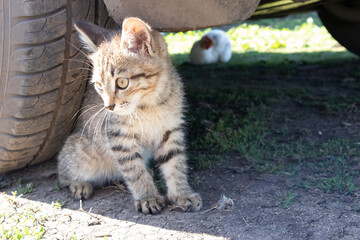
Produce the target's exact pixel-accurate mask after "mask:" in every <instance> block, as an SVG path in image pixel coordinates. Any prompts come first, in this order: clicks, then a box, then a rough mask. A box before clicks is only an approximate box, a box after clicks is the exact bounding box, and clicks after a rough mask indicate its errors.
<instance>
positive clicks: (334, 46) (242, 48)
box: [165, 13, 355, 64]
mask: <svg viewBox="0 0 360 240" xmlns="http://www.w3.org/2000/svg"><path fill="white" fill-rule="evenodd" d="M286 25H288V26H286ZM210 30H211V29H205V30H198V31H188V32H186V33H183V32H179V33H169V34H166V35H165V40H166V42H167V44H168V50H169V53H170V54H171V55H173V59H174V62H175V64H181V63H182V62H185V61H188V56H187V54H188V53H189V52H190V50H191V47H192V45H193V43H194V42H195V41H197V40H199V39H200V38H201V37H202V36H203V35H204V34H205V33H207V32H209V31H210ZM227 34H228V35H229V37H230V39H231V43H232V50H233V53H235V54H241V55H242V56H245V57H246V59H247V60H248V61H250V62H251V61H252V62H257V61H259V60H264V61H275V62H280V60H279V58H280V59H283V58H284V57H285V56H284V57H283V58H282V57H281V56H276V58H275V59H274V58H273V56H262V57H260V58H259V53H284V54H285V53H307V52H311V53H315V54H314V56H315V57H314V59H309V56H304V55H293V56H291V59H290V60H295V61H310V62H312V61H319V60H320V61H321V60H323V59H327V58H332V55H331V54H324V53H323V52H336V53H339V52H342V53H341V54H340V55H341V56H340V57H341V58H347V59H348V58H354V57H355V56H354V55H353V54H351V53H349V52H347V51H346V49H345V48H344V47H342V46H341V45H340V44H339V43H338V42H337V41H336V40H335V39H333V38H332V36H331V35H330V34H329V33H328V32H327V30H326V28H325V27H324V26H323V25H322V24H321V21H320V20H319V18H318V16H317V15H316V14H315V13H312V14H305V15H299V16H297V17H294V16H292V17H289V18H285V19H266V20H258V21H248V22H245V23H241V24H240V25H238V26H234V27H232V28H230V29H228V30H227ZM316 52H319V54H316ZM254 54H255V56H254ZM241 55H240V56H241ZM254 58H255V59H254ZM287 58H288V57H287ZM238 61H242V62H243V61H244V60H243V59H241V58H239V57H238V56H234V57H233V59H232V60H231V61H230V64H231V62H238ZM248 63H249V62H248Z"/></svg>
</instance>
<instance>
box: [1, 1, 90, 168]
mask: <svg viewBox="0 0 360 240" xmlns="http://www.w3.org/2000/svg"><path fill="white" fill-rule="evenodd" d="M95 7H96V0H90V1H85V0H39V1H23V0H11V1H9V0H0V17H1V20H0V172H6V171H9V170H13V169H17V168H21V167H24V166H27V165H32V164H35V163H39V162H41V161H44V160H47V159H49V158H51V157H52V156H54V154H56V152H57V151H58V150H59V148H60V146H61V144H62V143H63V141H64V139H65V137H66V136H67V135H68V133H69V132H70V131H71V129H72V128H73V123H74V120H75V118H74V116H75V115H76V113H77V111H78V109H79V106H80V104H81V100H82V97H83V92H84V88H85V85H86V78H87V75H88V64H86V63H84V60H85V56H84V55H83V53H82V50H81V44H80V43H79V41H78V36H77V34H76V33H75V31H74V29H73V18H76V19H82V20H87V21H92V22H94V21H95V17H96V14H95Z"/></svg>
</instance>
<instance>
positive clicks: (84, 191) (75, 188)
mask: <svg viewBox="0 0 360 240" xmlns="http://www.w3.org/2000/svg"><path fill="white" fill-rule="evenodd" d="M69 189H70V192H71V194H72V196H73V197H74V198H75V199H88V198H90V196H91V194H92V192H93V186H92V185H91V184H90V183H88V182H73V183H71V184H70V186H69Z"/></svg>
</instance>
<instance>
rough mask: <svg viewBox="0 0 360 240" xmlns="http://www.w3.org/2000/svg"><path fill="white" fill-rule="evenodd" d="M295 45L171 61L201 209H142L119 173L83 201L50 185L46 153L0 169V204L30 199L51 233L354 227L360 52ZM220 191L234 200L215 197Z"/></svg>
mask: <svg viewBox="0 0 360 240" xmlns="http://www.w3.org/2000/svg"><path fill="white" fill-rule="evenodd" d="M297 55H298V56H297V57H296V56H293V55H292V54H288V55H284V54H255V53H251V54H250V53H249V54H244V55H239V54H235V56H234V58H233V61H232V62H230V63H229V64H220V65H210V66H204V67H195V66H192V65H189V64H186V63H184V64H182V65H179V66H178V70H179V72H180V74H181V75H182V76H183V78H184V82H185V85H186V92H187V96H188V102H189V109H188V111H189V112H188V120H189V129H188V135H189V140H188V142H189V144H188V145H189V156H190V164H191V167H192V171H191V176H190V181H191V184H192V185H193V187H194V189H195V190H196V191H198V192H199V193H200V194H201V195H202V196H203V199H204V208H203V210H202V211H200V212H198V213H182V212H177V211H170V210H169V209H166V210H165V211H164V212H163V213H162V214H160V215H157V216H145V215H141V214H138V213H137V212H136V211H135V208H134V206H133V200H132V199H131V195H130V193H128V192H127V191H126V189H125V188H123V186H122V185H111V186H107V187H104V188H102V189H97V190H96V191H95V193H94V196H93V197H92V198H91V199H90V200H87V201H84V202H83V203H82V206H81V205H80V202H79V201H76V200H72V199H71V198H70V197H69V194H68V191H67V189H57V187H56V184H55V182H56V170H55V168H56V167H55V165H56V163H55V161H54V160H51V161H48V162H46V163H42V164H40V165H37V166H31V167H28V168H25V169H22V170H18V171H14V172H11V173H8V174H6V175H3V176H2V179H1V183H2V190H1V191H2V192H3V194H1V195H0V196H1V202H2V203H1V204H5V203H6V204H7V205H6V204H5V205H6V206H8V207H9V208H11V207H13V208H14V209H16V208H23V207H31V208H34V207H35V206H39V207H40V210H39V211H40V212H43V213H44V214H45V215H46V220H44V221H43V226H44V227H45V229H46V231H45V235H44V237H47V238H52V239H55V238H59V239H69V238H71V237H73V236H76V237H77V239H95V238H102V239H103V238H104V236H106V239H223V238H225V239H357V238H358V236H360V201H359V194H360V191H359V186H360V185H359V184H360V179H359V174H358V171H359V169H360V166H359V156H360V153H359V144H360V135H359V133H360V131H359V130H360V109H359V107H360V99H359V90H360V61H359V60H358V59H357V58H355V57H353V56H351V57H349V55H348V54H347V55H346V54H345V55H344V53H342V52H340V53H336V52H327V53H311V54H310V53H300V54H297ZM324 56H326V60H324V61H322V60H321V59H322V58H323V57H324ZM329 56H331V57H329ZM251 57H253V58H254V61H253V62H251V61H250V63H249V62H248V63H245V62H246V61H245V60H246V59H245V58H247V59H249V58H251ZM300 57H301V59H309V61H304V60H299V58H300ZM183 58H185V56H182V57H178V58H177V59H183ZM243 59H244V60H243ZM316 59H317V60H316ZM243 61H244V62H243ZM244 129H247V130H248V132H246V133H245V130H244ZM340 170H341V171H340ZM19 179H22V184H26V183H30V182H31V183H33V184H34V190H33V191H32V192H31V193H26V194H24V195H23V196H22V197H21V198H22V199H24V200H25V199H28V200H32V201H34V202H30V201H24V200H21V199H19V198H14V197H12V195H13V194H12V193H11V192H12V191H17V190H18V186H17V184H16V183H17V182H18V180H19ZM222 195H225V196H227V197H229V198H231V199H232V200H233V201H234V206H233V207H231V208H229V209H224V210H219V209H216V208H214V207H213V206H214V204H216V203H217V201H218V200H219V199H220V197H221V196H222ZM56 201H58V202H62V203H64V202H66V204H65V205H64V206H63V207H62V208H58V207H56V206H54V204H52V203H54V202H56ZM14 202H15V203H14ZM43 203H47V204H48V205H43ZM14 204H15V205H14ZM80 207H82V209H83V210H84V211H85V212H84V211H79V208H80ZM70 210H73V211H70ZM89 212H90V213H89Z"/></svg>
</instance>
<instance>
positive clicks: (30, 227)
mask: <svg viewBox="0 0 360 240" xmlns="http://www.w3.org/2000/svg"><path fill="white" fill-rule="evenodd" d="M5 199H7V200H8V202H7V203H6V204H7V205H8V208H7V209H6V210H5V209H4V210H2V213H0V221H1V229H0V239H9V240H17V239H41V237H42V236H43V235H44V233H45V229H44V221H45V220H46V218H45V217H44V216H43V215H42V214H40V213H39V209H38V208H33V207H25V208H23V207H21V206H19V204H18V203H17V201H16V197H15V198H14V197H6V198H5ZM3 205H4V203H3Z"/></svg>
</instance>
